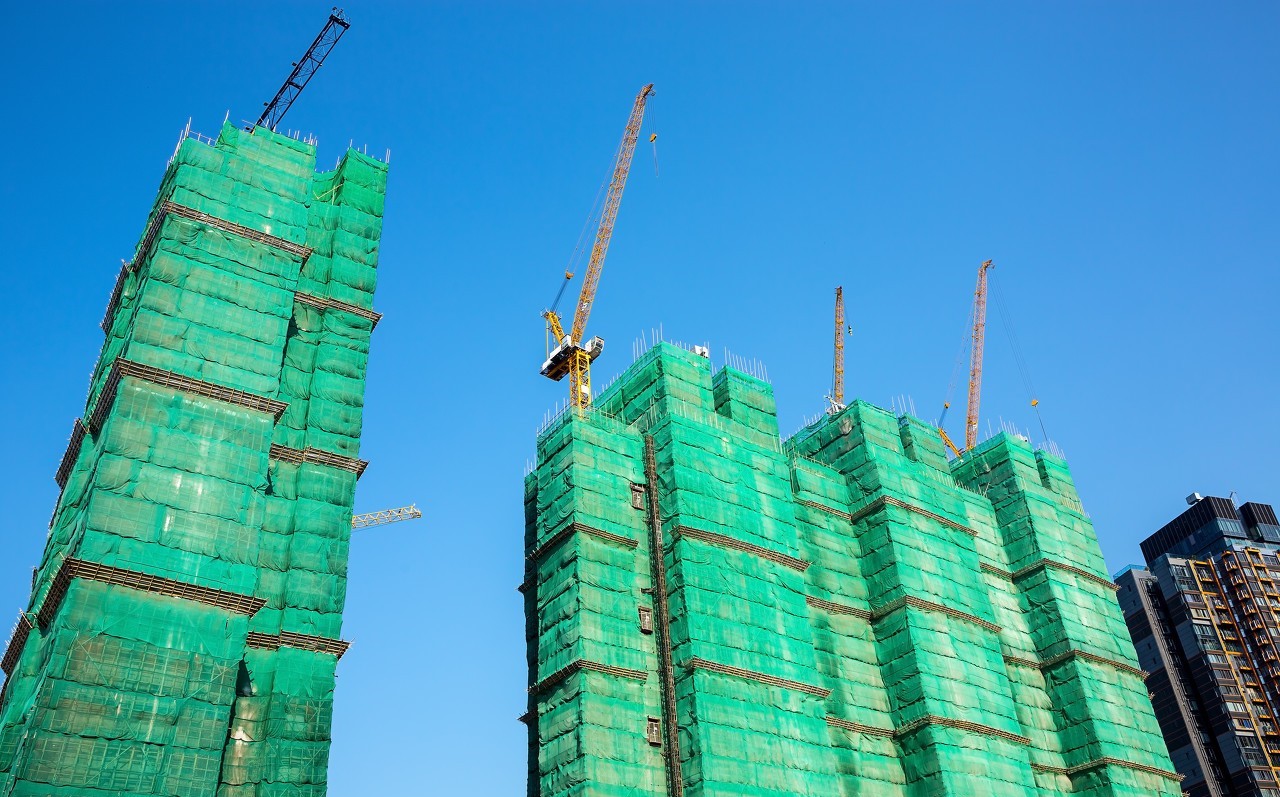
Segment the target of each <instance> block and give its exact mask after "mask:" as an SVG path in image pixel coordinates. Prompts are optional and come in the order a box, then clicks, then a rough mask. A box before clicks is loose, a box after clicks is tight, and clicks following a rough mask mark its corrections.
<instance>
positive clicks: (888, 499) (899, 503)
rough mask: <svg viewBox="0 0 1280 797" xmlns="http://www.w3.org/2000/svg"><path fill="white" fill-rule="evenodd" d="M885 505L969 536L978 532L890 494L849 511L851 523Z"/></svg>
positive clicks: (874, 512)
mask: <svg viewBox="0 0 1280 797" xmlns="http://www.w3.org/2000/svg"><path fill="white" fill-rule="evenodd" d="M886 506H896V507H898V508H899V509H905V510H907V511H908V512H914V513H916V514H917V515H922V516H924V517H927V518H929V519H930V520H935V521H937V522H938V523H941V524H942V525H944V526H946V527H947V528H949V529H955V530H956V531H959V532H963V533H964V534H968V535H969V536H970V537H976V536H978V532H976V531H974V530H973V529H971V528H969V527H968V526H965V525H962V524H960V523H957V522H955V521H954V520H951V519H949V518H945V517H943V516H942V515H939V514H938V513H937V512H930V511H929V510H928V509H925V508H923V507H919V506H915V505H914V504H909V503H907V502H906V501H903V500H901V499H899V498H894V497H893V496H891V495H881V496H879V497H877V498H876V499H874V500H873V501H871V502H870V503H868V504H867V505H866V506H864V507H862V508H861V509H857V510H854V511H853V512H851V513H850V515H849V520H850V521H851V522H853V523H857V522H858V521H859V520H862V519H863V518H865V517H868V516H870V515H874V514H876V513H877V512H880V511H882V510H883V509H884V508H885V507H886Z"/></svg>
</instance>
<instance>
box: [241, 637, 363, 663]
mask: <svg viewBox="0 0 1280 797" xmlns="http://www.w3.org/2000/svg"><path fill="white" fill-rule="evenodd" d="M245 644H246V645H247V646H249V647H251V648H257V649H259V650H279V649H280V648H282V647H286V648H297V649H298V650H310V651H313V652H315V653H329V654H332V655H334V656H337V657H338V658H342V656H343V654H345V653H346V652H347V650H348V649H350V647H351V643H350V642H347V641H344V640H341V639H329V638H327V637H320V636H313V635H311V634H299V633H296V632H294V631H281V632H280V633H278V634H264V633H262V632H261V631H250V632H249V636H248V637H247V638H246V639H245Z"/></svg>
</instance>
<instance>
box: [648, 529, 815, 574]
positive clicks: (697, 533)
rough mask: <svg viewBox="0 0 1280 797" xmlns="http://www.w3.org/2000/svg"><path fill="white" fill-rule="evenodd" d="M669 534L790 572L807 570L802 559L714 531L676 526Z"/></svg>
mask: <svg viewBox="0 0 1280 797" xmlns="http://www.w3.org/2000/svg"><path fill="white" fill-rule="evenodd" d="M671 533H672V534H674V535H675V536H677V537H684V538H686V539H690V540H698V541H699V542H705V543H710V544H711V545H716V546H719V547H721V548H730V549H732V550H735V551H742V552H743V553H749V554H751V555H752V556H758V557H760V558H761V559H768V560H769V561H771V562H777V563H778V564H780V565H782V566H784V567H789V568H791V569H792V570H796V571H799V572H801V573H803V572H804V571H805V570H808V569H809V563H808V562H806V561H804V560H803V559H797V558H796V557H794V556H788V555H786V554H785V553H778V552H777V551H771V550H769V549H768V548H765V547H764V546H761V545H756V544H755V543H750V542H746V541H744V540H739V539H737V538H736V537H730V536H729V535H727V534H720V533H718V532H714V531H703V530H702V529H695V528H690V527H689V526H676V527H675V528H674V529H672V530H671Z"/></svg>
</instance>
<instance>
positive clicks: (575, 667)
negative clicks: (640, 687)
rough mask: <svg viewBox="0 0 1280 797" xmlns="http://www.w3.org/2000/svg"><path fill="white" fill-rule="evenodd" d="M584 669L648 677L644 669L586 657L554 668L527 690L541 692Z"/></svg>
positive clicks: (609, 673) (639, 678) (610, 673)
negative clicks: (614, 664)
mask: <svg viewBox="0 0 1280 797" xmlns="http://www.w3.org/2000/svg"><path fill="white" fill-rule="evenodd" d="M584 671H586V672H598V673H604V674H605V675H613V676H616V677H618V678H627V679H629V680H632V681H643V680H646V679H647V678H648V677H649V674H648V673H646V672H645V671H644V670H632V669H629V668H627V667H615V666H613V665H612V664H601V663H600V662H598V661H590V660H588V659H578V660H577V661H574V662H572V663H570V664H568V665H567V666H565V667H561V668H560V669H559V670H556V671H555V672H553V673H551V674H550V675H548V676H547V677H546V678H543V679H542V680H541V681H538V682H537V683H536V684H534V685H533V686H531V687H529V691H530V692H533V693H537V692H541V691H542V690H544V689H548V688H550V687H552V686H555V685H556V684H558V683H560V682H561V681H563V680H565V679H566V678H568V677H569V676H571V675H573V674H574V673H577V672H584Z"/></svg>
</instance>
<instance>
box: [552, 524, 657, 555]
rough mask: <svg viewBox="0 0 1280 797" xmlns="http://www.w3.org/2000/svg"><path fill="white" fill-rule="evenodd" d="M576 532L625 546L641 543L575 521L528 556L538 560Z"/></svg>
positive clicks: (629, 546) (634, 545)
mask: <svg viewBox="0 0 1280 797" xmlns="http://www.w3.org/2000/svg"><path fill="white" fill-rule="evenodd" d="M575 534H586V535H588V536H591V537H597V538H599V539H602V540H605V541H607V542H612V543H614V544H616V545H621V546H622V547H624V548H635V547H637V546H638V545H639V544H640V543H638V542H636V541H635V540H633V539H631V538H630V537H623V536H622V535H621V534H614V533H613V532H609V531H605V530H603V529H597V528H594V527H592V526H588V525H586V524H584V523H578V522H576V521H575V522H573V523H570V524H569V525H567V526H565V527H564V528H563V529H561V530H560V531H557V532H556V533H555V534H552V535H551V536H550V537H548V538H547V541H546V542H544V543H542V544H541V545H539V546H538V547H537V548H534V549H533V551H532V552H530V553H529V555H528V557H527V558H528V559H529V560H530V561H534V562H536V561H537V560H539V559H541V558H542V556H543V555H544V554H545V553H546V552H547V551H549V550H551V549H552V548H554V547H556V546H557V545H559V544H560V543H562V542H564V541H565V540H567V539H569V538H570V537H572V536H574V535H575Z"/></svg>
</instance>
